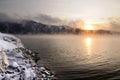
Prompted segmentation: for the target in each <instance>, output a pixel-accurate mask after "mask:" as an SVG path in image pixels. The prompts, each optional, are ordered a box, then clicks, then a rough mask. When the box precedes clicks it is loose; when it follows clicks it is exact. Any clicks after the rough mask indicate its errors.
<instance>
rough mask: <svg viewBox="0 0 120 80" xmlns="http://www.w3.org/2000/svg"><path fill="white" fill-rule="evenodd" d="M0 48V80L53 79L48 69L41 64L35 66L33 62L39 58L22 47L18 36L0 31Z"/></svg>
mask: <svg viewBox="0 0 120 80" xmlns="http://www.w3.org/2000/svg"><path fill="white" fill-rule="evenodd" d="M0 50H1V52H0V54H2V55H0V60H1V64H2V65H1V66H0V80H35V79H36V80H53V79H54V76H53V75H52V74H51V72H50V71H49V70H47V69H46V68H45V67H43V66H37V64H36V63H35V62H36V61H37V60H39V57H37V54H36V53H34V52H32V51H31V50H29V49H26V48H24V46H23V44H22V43H21V41H20V40H19V39H18V38H16V37H14V36H12V35H9V34H3V33H0ZM35 58H36V59H35ZM34 60H35V61H34ZM3 64H4V66H5V67H4V66H3Z"/></svg>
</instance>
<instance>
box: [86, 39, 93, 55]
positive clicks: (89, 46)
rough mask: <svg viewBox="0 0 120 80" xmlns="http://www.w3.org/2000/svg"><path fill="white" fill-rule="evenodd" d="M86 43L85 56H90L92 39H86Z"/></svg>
mask: <svg viewBox="0 0 120 80" xmlns="http://www.w3.org/2000/svg"><path fill="white" fill-rule="evenodd" d="M85 43H86V47H87V54H88V55H92V54H91V45H92V38H91V37H87V38H86V40H85Z"/></svg>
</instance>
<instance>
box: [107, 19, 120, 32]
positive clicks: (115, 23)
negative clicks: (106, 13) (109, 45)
mask: <svg viewBox="0 0 120 80" xmlns="http://www.w3.org/2000/svg"><path fill="white" fill-rule="evenodd" d="M108 25H109V27H110V28H111V30H114V31H120V17H118V18H108Z"/></svg>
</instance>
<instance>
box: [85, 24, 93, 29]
mask: <svg viewBox="0 0 120 80" xmlns="http://www.w3.org/2000/svg"><path fill="white" fill-rule="evenodd" d="M84 29H85V30H94V27H93V26H92V25H90V24H89V25H85V28H84Z"/></svg>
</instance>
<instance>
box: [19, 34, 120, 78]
mask: <svg viewBox="0 0 120 80" xmlns="http://www.w3.org/2000/svg"><path fill="white" fill-rule="evenodd" d="M17 37H19V38H20V39H21V40H22V42H23V43H24V45H25V46H26V47H27V48H30V49H32V50H33V51H35V52H38V53H39V57H40V59H41V60H40V61H39V62H38V63H39V64H44V65H46V66H47V67H49V68H50V69H51V70H52V71H54V72H55V74H56V76H57V78H58V80H76V79H78V80H114V79H120V36H108V35H104V36H102V35H101V36H82V35H18V36H17Z"/></svg>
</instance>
